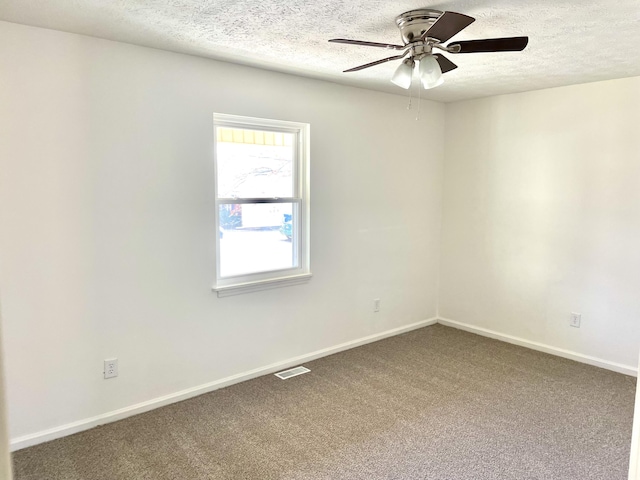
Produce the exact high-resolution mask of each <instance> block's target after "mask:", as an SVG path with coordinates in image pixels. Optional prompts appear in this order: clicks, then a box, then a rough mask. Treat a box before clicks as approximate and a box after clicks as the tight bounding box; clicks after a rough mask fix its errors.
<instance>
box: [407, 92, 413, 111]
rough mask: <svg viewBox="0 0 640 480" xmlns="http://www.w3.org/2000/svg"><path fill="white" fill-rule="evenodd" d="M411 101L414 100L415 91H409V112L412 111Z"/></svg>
mask: <svg viewBox="0 0 640 480" xmlns="http://www.w3.org/2000/svg"><path fill="white" fill-rule="evenodd" d="M411 100H413V90H411V89H409V105H407V110H411Z"/></svg>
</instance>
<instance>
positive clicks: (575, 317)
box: [569, 312, 582, 328]
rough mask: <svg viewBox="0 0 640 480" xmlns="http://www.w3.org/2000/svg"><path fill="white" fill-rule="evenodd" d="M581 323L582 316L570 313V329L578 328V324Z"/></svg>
mask: <svg viewBox="0 0 640 480" xmlns="http://www.w3.org/2000/svg"><path fill="white" fill-rule="evenodd" d="M581 321H582V314H581V313H575V312H571V320H569V325H570V326H571V327H576V328H580V322H581Z"/></svg>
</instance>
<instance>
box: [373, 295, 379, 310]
mask: <svg viewBox="0 0 640 480" xmlns="http://www.w3.org/2000/svg"><path fill="white" fill-rule="evenodd" d="M373 311H374V312H379V311H380V299H379V298H374V299H373Z"/></svg>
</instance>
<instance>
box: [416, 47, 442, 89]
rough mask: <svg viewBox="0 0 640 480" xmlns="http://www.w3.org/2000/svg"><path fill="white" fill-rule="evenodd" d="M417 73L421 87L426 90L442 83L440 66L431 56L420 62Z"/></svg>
mask: <svg viewBox="0 0 640 480" xmlns="http://www.w3.org/2000/svg"><path fill="white" fill-rule="evenodd" d="M418 73H419V75H420V81H421V82H422V86H423V87H424V88H426V89H429V88H434V87H437V86H438V85H442V84H443V83H444V79H443V78H442V70H441V69H440V64H439V63H438V60H436V58H435V57H434V56H433V55H427V56H426V57H424V58H422V59H421V60H420V65H418Z"/></svg>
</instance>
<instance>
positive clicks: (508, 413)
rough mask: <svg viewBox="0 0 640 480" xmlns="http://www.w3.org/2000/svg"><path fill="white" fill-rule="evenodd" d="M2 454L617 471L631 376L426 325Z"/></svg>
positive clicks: (442, 476)
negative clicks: (292, 370) (282, 373)
mask: <svg viewBox="0 0 640 480" xmlns="http://www.w3.org/2000/svg"><path fill="white" fill-rule="evenodd" d="M306 366H307V367H309V368H311V370H312V371H311V373H307V374H305V375H301V376H298V377H294V378H292V379H289V380H280V379H278V378H276V377H274V376H273V375H269V376H265V377H262V378H258V379H256V380H252V381H249V382H245V383H242V384H238V385H234V386H232V387H229V388H225V389H223V390H218V391H216V392H213V393H210V394H206V395H202V396H200V397H197V398H194V399H191V400H187V401H184V402H181V403H178V404H175V405H171V406H168V407H164V408H161V409H158V410H155V411H153V412H149V413H146V414H142V415H138V416H136V417H132V418H129V419H127V420H123V421H120V422H117V423H112V424H109V425H106V426H103V427H99V428H96V429H93V430H90V431H87V432H84V433H80V434H77V435H73V436H70V437H67V438H63V439H60V440H56V441H53V442H50V443H47V444H43V445H39V446H36V447H32V448H29V449H25V450H21V451H19V452H16V453H15V454H14V463H15V474H16V479H17V480H27V479H30V480H36V479H37V480H48V479H56V480H79V479H82V480H94V479H95V480H98V479H100V480H102V479H104V480H107V479H108V480H137V479H150V480H163V479H172V480H173V479H176V480H178V479H179V480H196V479H198V480H202V479H256V480H268V479H282V480H294V479H295V480H302V479H332V480H336V479H363V480H365V479H367V480H373V479H385V480H391V479H398V480H400V479H402V480H406V479H437V480H462V479H474V480H478V479H480V480H484V479H505V480H525V479H544V480H554V479H558V480H560V479H561V480H572V479H575V480H589V479H594V480H595V479H602V480H624V479H626V478H627V469H628V462H629V443H630V437H631V423H632V416H633V401H634V391H635V379H634V378H631V377H627V376H624V375H620V374H616V373H612V372H609V371H605V370H601V369H598V368H595V367H590V366H586V365H582V364H579V363H575V362H572V361H569V360H564V359H561V358H557V357H553V356H550V355H545V354H542V353H538V352H534V351H531V350H527V349H524V348H521V347H516V346H513V345H509V344H505V343H502V342H498V341H494V340H489V339H486V338H482V337H479V336H476V335H472V334H469V333H465V332H461V331H458V330H454V329H451V328H447V327H443V326H440V325H435V326H432V327H427V328H423V329H420V330H416V331H414V332H410V333H407V334H404V335H400V336H398V337H393V338H390V339H386V340H383V341H380V342H377V343H373V344H370V345H366V346H363V347H360V348H357V349H354V350H350V351H347V352H343V353H339V354H336V355H333V356H331V357H327V358H323V359H320V360H316V361H314V362H310V363H308V364H306Z"/></svg>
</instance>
